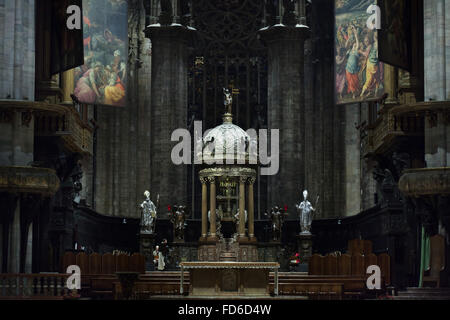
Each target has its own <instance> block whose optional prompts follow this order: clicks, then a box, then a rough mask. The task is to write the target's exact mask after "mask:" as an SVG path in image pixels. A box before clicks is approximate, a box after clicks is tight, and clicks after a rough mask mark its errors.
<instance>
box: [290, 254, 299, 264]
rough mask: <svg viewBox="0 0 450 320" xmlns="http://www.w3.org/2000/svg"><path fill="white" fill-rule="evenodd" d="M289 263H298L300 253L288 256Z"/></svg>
mask: <svg viewBox="0 0 450 320" xmlns="http://www.w3.org/2000/svg"><path fill="white" fill-rule="evenodd" d="M289 260H290V263H291V264H293V265H298V264H300V254H299V253H298V252H297V253H295V254H294V255H292V256H291V257H290V258H289Z"/></svg>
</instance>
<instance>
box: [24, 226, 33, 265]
mask: <svg viewBox="0 0 450 320" xmlns="http://www.w3.org/2000/svg"><path fill="white" fill-rule="evenodd" d="M32 268H33V223H30V225H29V226H28V232H27V242H26V254H25V270H24V271H25V273H32Z"/></svg>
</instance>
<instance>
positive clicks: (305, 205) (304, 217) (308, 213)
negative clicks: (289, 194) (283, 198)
mask: <svg viewBox="0 0 450 320" xmlns="http://www.w3.org/2000/svg"><path fill="white" fill-rule="evenodd" d="M318 201H319V196H317V199H316V206H317V202H318ZM295 207H296V208H297V211H299V214H300V229H301V234H311V224H312V221H313V218H314V211H316V209H315V208H314V207H313V206H312V205H311V202H309V201H308V191H307V190H305V191H303V201H302V202H300V203H299V204H297V205H295Z"/></svg>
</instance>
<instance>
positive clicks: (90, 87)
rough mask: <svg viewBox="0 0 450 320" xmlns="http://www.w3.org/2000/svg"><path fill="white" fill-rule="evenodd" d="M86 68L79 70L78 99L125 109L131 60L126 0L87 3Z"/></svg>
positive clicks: (85, 7)
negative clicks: (128, 67)
mask: <svg viewBox="0 0 450 320" xmlns="http://www.w3.org/2000/svg"><path fill="white" fill-rule="evenodd" d="M83 44H84V65H83V66H81V67H78V68H76V69H75V91H74V94H75V96H76V97H77V99H78V100H79V101H80V102H82V103H86V104H97V105H108V106H125V102H126V84H127V56H128V49H127V48H128V4H127V1H126V0H83Z"/></svg>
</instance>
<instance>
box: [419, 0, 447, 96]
mask: <svg viewBox="0 0 450 320" xmlns="http://www.w3.org/2000/svg"><path fill="white" fill-rule="evenodd" d="M449 14H450V2H449V1H448V0H426V1H424V51H425V52H424V53H425V66H424V67H425V68H424V70H425V101H428V100H429V99H433V100H440V101H442V100H450V55H449V54H448V50H450V26H449V25H448V23H446V22H447V19H448V18H447V17H448V15H449Z"/></svg>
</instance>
